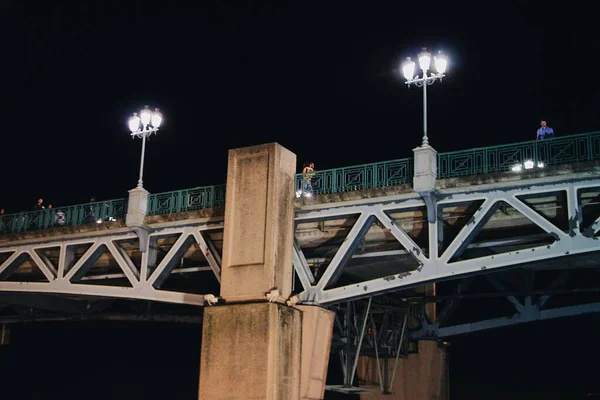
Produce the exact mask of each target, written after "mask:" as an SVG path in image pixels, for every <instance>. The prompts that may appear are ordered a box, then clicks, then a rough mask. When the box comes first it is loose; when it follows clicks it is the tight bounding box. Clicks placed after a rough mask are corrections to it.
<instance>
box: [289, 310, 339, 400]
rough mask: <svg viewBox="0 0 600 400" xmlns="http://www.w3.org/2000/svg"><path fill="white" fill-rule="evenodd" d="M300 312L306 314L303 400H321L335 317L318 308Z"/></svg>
mask: <svg viewBox="0 0 600 400" xmlns="http://www.w3.org/2000/svg"><path fill="white" fill-rule="evenodd" d="M296 308H298V309H299V310H300V311H302V370H301V375H300V399H302V400H320V399H322V398H323V397H324V396H325V383H326V382H325V380H326V378H327V366H328V365H329V354H330V350H331V339H332V336H333V323H334V320H335V313H333V312H332V311H328V310H325V309H323V308H321V307H316V306H296Z"/></svg>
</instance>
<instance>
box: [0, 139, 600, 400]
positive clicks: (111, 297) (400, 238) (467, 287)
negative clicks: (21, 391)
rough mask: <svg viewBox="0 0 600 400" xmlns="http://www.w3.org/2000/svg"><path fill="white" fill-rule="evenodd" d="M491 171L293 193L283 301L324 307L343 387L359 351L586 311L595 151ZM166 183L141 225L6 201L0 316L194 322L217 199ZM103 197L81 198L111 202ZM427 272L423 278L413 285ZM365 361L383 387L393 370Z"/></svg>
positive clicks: (215, 271)
mask: <svg viewBox="0 0 600 400" xmlns="http://www.w3.org/2000/svg"><path fill="white" fill-rule="evenodd" d="M587 135H588V136H589V134H587ZM586 137H587V136H586ZM594 138H596V136H594ZM588 139H589V138H588ZM586 140H587V139H586ZM597 142H598V140H596V141H595V142H593V143H595V144H594V146H596V144H598V143H597ZM574 143H575V142H574ZM545 146H547V144H546V145H545ZM595 148H596V147H594V149H595ZM599 148H600V147H599ZM469 151H470V152H473V150H469ZM594 151H596V150H594ZM585 152H586V154H588V155H589V154H592V158H593V159H595V158H596V156H595V154H596V153H593V152H592V153H590V152H589V151H588V150H586V151H585ZM473 154H475V153H473ZM477 154H479V153H477ZM486 154H488V153H486ZM598 154H600V151H599V152H598ZM461 157H462V156H461ZM598 158H600V157H598ZM475 159H476V157H471V158H468V157H467V158H466V160H467V161H468V160H471V161H473V160H475ZM449 160H450V159H449V158H448V159H447V160H446V161H448V162H450V161H449ZM456 160H462V161H461V162H462V165H463V167H464V163H465V161H464V160H465V158H464V157H463V158H460V157H457V158H456ZM380 164H382V165H383V163H380ZM488 164H489V163H488ZM488 164H486V165H487V166H486V167H485V169H486V170H491V169H493V168H491V167H490V165H488ZM505 164H506V165H509V162H506V163H505ZM550 164H551V163H550ZM448 165H449V164H446V167H445V168H448ZM477 165H479V164H477V163H474V164H472V166H473V168H475V167H476V166H477ZM361 168H363V172H364V171H365V166H361ZM377 168H379V167H377ZM377 168H375V167H373V168H372V169H370V170H369V171H371V172H373V171H376V170H377ZM473 168H472V169H473ZM477 168H479V167H477ZM355 169H356V170H359V169H360V168H355ZM454 170H456V169H454ZM389 171H392V169H389V168H388V172H389ZM505 171H506V170H505V169H497V170H496V172H494V173H487V174H486V175H483V176H482V175H477V174H476V173H477V171H474V172H475V173H474V174H471V175H470V176H468V177H464V178H461V177H459V176H457V175H454V176H450V177H447V178H445V179H440V180H439V181H438V185H437V186H438V189H437V190H436V191H435V192H433V193H429V194H428V195H426V196H422V195H419V194H417V193H415V192H414V191H413V190H412V188H411V187H410V186H409V185H406V184H404V183H402V182H400V183H398V182H395V181H386V182H388V183H389V182H393V183H394V184H387V183H386V184H381V185H379V184H378V185H370V186H369V185H368V184H367V183H365V182H372V179H371V178H372V177H373V176H374V175H373V174H370V176H371V178H368V179H367V178H365V174H364V173H363V174H358V175H350V176H351V177H354V178H356V177H357V176H362V177H363V178H364V179H363V180H362V181H357V180H356V179H354V178H353V179H354V180H352V179H351V180H350V181H345V182H346V183H345V186H344V190H343V191H339V190H337V191H336V190H331V187H332V186H331V185H330V184H328V185H329V186H324V187H328V188H329V189H328V190H323V191H321V192H318V193H317V194H318V195H317V196H315V197H313V198H311V199H298V200H296V213H295V226H296V227H295V239H294V251H293V266H294V270H295V276H294V296H293V297H292V298H291V299H290V301H291V302H300V303H302V302H303V303H312V304H320V305H323V306H325V307H329V308H330V309H332V310H335V311H336V313H337V315H338V318H337V320H336V325H335V338H334V342H333V346H332V349H333V350H334V351H335V352H336V353H338V354H339V356H340V360H341V363H342V365H343V369H344V376H345V377H344V386H345V387H346V388H345V389H343V390H346V391H347V390H348V387H350V386H352V384H353V383H354V382H355V379H356V367H357V362H358V355H368V356H374V357H376V358H377V359H378V360H379V359H382V360H383V362H384V363H387V362H396V360H397V359H398V357H402V356H406V355H407V354H409V353H410V352H411V351H415V350H416V348H415V347H414V341H415V340H417V339H436V340H444V338H446V337H451V336H454V335H460V334H466V333H470V332H475V331H480V330H485V329H490V328H496V327H502V326H507V325H512V324H517V323H525V322H533V321H540V320H544V319H550V318H557V317H564V316H571V315H579V314H585V313H592V312H598V311H600V302H598V291H599V290H600V289H599V288H600V284H599V283H600V273H599V271H600V269H599V266H600V265H599V264H600V263H599V262H598V255H599V254H600V241H599V239H600V233H599V232H600V166H599V165H598V163H597V161H589V160H588V162H584V163H578V164H560V163H556V165H552V164H551V165H549V166H548V167H547V168H545V169H543V170H531V171H523V172H521V173H518V174H516V173H511V172H505ZM366 175H369V174H366ZM352 182H354V183H356V184H355V185H354V186H352V185H351V183H352ZM357 182H358V183H357ZM361 182H362V183H361ZM173 193H174V192H173ZM177 193H178V194H177V195H173V196H171V197H169V196H163V197H161V198H159V197H156V198H154V199H153V200H151V201H155V202H156V204H159V203H160V202H161V201H162V202H163V203H161V204H163V206H162V207H163V208H162V210H163V211H161V212H155V213H151V214H152V215H149V216H147V217H146V226H145V227H144V228H129V227H127V226H125V224H124V221H123V220H122V219H121V218H122V215H121V216H120V217H119V218H112V219H116V220H114V221H113V220H105V219H103V220H102V221H101V223H94V222H92V223H89V224H86V223H83V221H84V219H85V218H87V217H86V216H85V213H86V212H87V211H89V210H90V208H89V207H88V206H86V205H84V206H82V207H79V208H77V209H76V208H74V209H73V210H75V211H73V215H79V216H78V217H76V218H75V217H73V218H74V219H72V221H74V223H72V224H67V225H66V226H60V227H58V226H55V225H54V224H53V223H52V220H49V219H48V218H47V215H46V214H39V215H40V216H42V217H35V216H33V217H32V216H31V215H30V216H19V217H15V216H12V217H11V219H10V226H9V229H6V226H7V225H6V224H4V225H3V227H4V229H5V232H7V231H8V233H6V234H5V235H4V236H0V322H3V323H16V322H27V321H41V320H48V321H54V320H89V319H103V320H139V321H171V322H181V323H201V321H202V307H198V306H203V305H204V304H205V295H207V294H214V295H216V296H218V294H219V282H220V275H221V253H222V243H223V209H222V202H221V200H219V199H220V198H221V197H220V196H217V197H214V196H213V197H210V196H209V197H206V196H205V197H202V199H203V200H202V201H205V203H203V204H204V205H203V206H201V207H200V206H192V204H196V205H197V204H199V203H198V202H195V203H192V202H189V201H187V200H186V202H183V201H182V199H184V197H183V196H184V194H183V191H179V192H177ZM203 193H209V192H208V191H205V192H203ZM212 194H213V195H214V194H215V192H212ZM187 195H188V198H187V199H188V200H190V199H191V197H189V193H188V194H187ZM223 198H224V197H223ZM161 199H162V200H161ZM165 199H166V200H165ZM207 199H209V200H210V199H212V200H210V201H209V200H207ZM165 202H166V203H165ZM165 204H167V205H166V206H165ZM182 204H183V205H185V204H187V207H183V206H182ZM104 206H106V207H116V206H115V204H109V205H106V203H104V205H103V207H104ZM208 206H212V207H208ZM94 207H95V206H94ZM119 207H122V205H120V206H118V207H117V208H119ZM156 207H159V206H158V205H157V206H156ZM117 208H113V209H111V210H112V211H111V210H108V208H106V209H105V208H95V209H93V210H94V213H95V216H100V215H103V214H102V213H107V215H108V214H110V213H113V214H112V215H117V216H119V215H120V214H119V212H117V211H114V210H117ZM165 209H166V210H167V211H164V210H165ZM76 210H80V211H81V212H79V211H77V212H79V214H77V212H76ZM107 210H108V211H107ZM36 218H37V219H36ZM28 221H29V222H28ZM31 221H36V222H35V223H34V225H35V229H29V228H28V227H31ZM431 283H436V289H435V292H434V293H430V292H428V291H427V290H423V288H424V287H425V286H426V285H429V284H431ZM265 295H266V294H265ZM433 304H435V305H436V306H437V307H436V308H437V312H431V310H432V305H433ZM459 305H460V306H459ZM378 365H380V364H379V363H378ZM378 373H380V374H381V379H380V380H379V383H380V389H381V390H382V391H383V392H385V391H386V390H387V388H389V387H391V383H392V382H393V376H388V373H387V368H383V367H382V368H381V369H380V370H379V371H378ZM330 389H333V390H335V389H336V388H330ZM340 390H342V389H340Z"/></svg>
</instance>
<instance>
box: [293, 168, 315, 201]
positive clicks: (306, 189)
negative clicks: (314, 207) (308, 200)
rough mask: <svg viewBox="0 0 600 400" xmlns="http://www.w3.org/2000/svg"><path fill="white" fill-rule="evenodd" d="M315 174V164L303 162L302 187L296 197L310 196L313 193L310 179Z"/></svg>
mask: <svg viewBox="0 0 600 400" xmlns="http://www.w3.org/2000/svg"><path fill="white" fill-rule="evenodd" d="M314 175H315V164H314V163H313V162H307V163H304V167H303V168H302V187H301V189H300V191H299V192H298V193H296V197H300V196H305V197H310V196H312V194H313V187H312V182H311V179H312V177H313V176H314Z"/></svg>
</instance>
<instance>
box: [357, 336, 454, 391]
mask: <svg viewBox="0 0 600 400" xmlns="http://www.w3.org/2000/svg"><path fill="white" fill-rule="evenodd" d="M380 363H381V369H382V376H384V373H383V361H382V360H380ZM393 368H394V360H393V359H389V362H388V376H389V377H391V376H392V374H393V372H394V371H393ZM356 372H357V374H358V379H359V384H360V386H361V387H363V388H365V389H371V390H373V391H375V392H376V394H373V393H364V394H361V395H360V399H361V400H383V399H389V400H448V398H449V391H448V386H449V385H448V379H449V376H448V359H447V354H446V349H445V348H444V347H441V346H440V345H439V344H438V343H437V342H435V341H426V340H421V341H419V352H418V353H417V354H409V355H408V357H407V358H401V359H399V360H398V367H397V368H396V375H395V378H394V382H393V386H392V387H391V388H390V389H391V390H390V392H391V394H382V393H381V389H380V385H379V374H378V372H377V360H376V359H375V358H371V357H360V359H359V361H358V368H357V371H356Z"/></svg>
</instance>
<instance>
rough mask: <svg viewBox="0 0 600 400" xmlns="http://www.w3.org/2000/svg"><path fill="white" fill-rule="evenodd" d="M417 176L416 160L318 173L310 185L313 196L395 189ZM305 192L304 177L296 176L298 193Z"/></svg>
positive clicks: (335, 169)
mask: <svg viewBox="0 0 600 400" xmlns="http://www.w3.org/2000/svg"><path fill="white" fill-rule="evenodd" d="M412 176H413V161H412V158H402V159H398V160H392V161H383V162H376V163H372V164H363V165H355V166H352V167H344V168H334V169H326V170H322V171H318V172H315V173H314V175H313V176H312V177H311V180H310V183H311V186H312V191H313V194H315V195H318V194H327V193H340V192H349V191H353V190H365V189H373V188H378V187H386V186H395V185H401V184H404V183H408V182H410V181H411V180H412ZM299 190H302V174H296V191H299Z"/></svg>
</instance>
